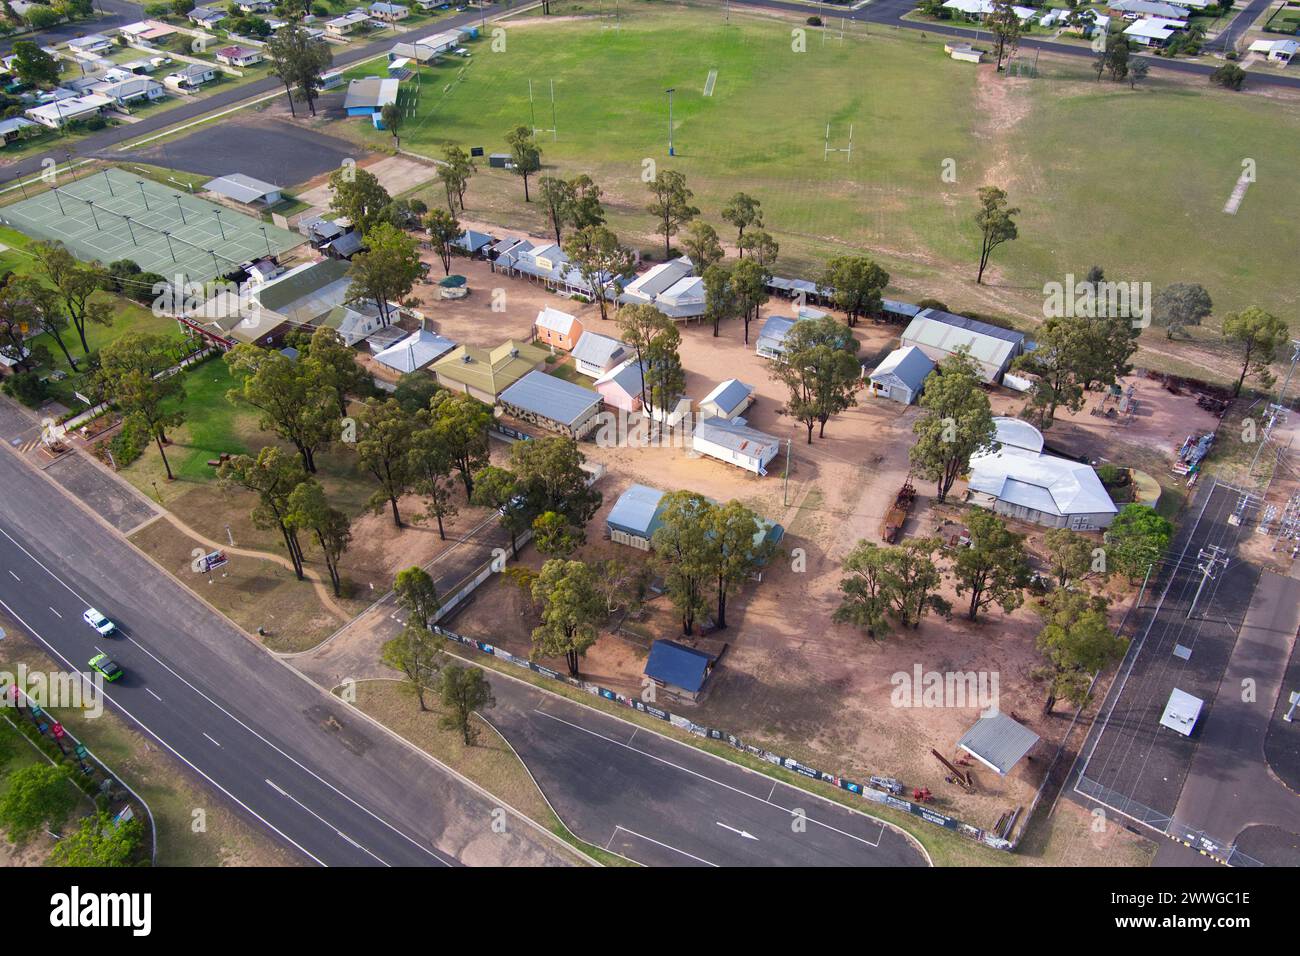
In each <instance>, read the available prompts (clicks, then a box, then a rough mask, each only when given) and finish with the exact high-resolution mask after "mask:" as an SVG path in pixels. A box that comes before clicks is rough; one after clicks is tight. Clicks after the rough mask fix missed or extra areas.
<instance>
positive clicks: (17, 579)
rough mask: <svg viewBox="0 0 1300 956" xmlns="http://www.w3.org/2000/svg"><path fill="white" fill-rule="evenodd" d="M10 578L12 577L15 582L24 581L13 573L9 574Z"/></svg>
mask: <svg viewBox="0 0 1300 956" xmlns="http://www.w3.org/2000/svg"><path fill="white" fill-rule="evenodd" d="M6 570H7V569H6ZM9 576H10V577H11V578H13V579H14V580H15V581H21V580H22V578H20V577H19V576H18V575H16V574H14V573H13V572H12V571H10V572H9Z"/></svg>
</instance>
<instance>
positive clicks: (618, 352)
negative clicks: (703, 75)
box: [571, 332, 630, 368]
mask: <svg viewBox="0 0 1300 956" xmlns="http://www.w3.org/2000/svg"><path fill="white" fill-rule="evenodd" d="M629 351H630V348H629V346H627V345H625V344H624V343H622V342H620V341H619V340H618V339H613V338H610V337H609V336H608V335H601V334H600V333H599V332H583V333H582V336H581V337H580V338H579V339H578V343H577V344H576V345H575V346H574V347H573V352H572V353H571V354H572V355H573V357H574V359H575V360H576V361H579V362H586V363H587V364H589V365H596V366H598V367H600V368H607V367H608V366H609V364H610V363H611V362H613V361H615V360H621V359H623V358H625V357H626V356H627V354H628V353H629Z"/></svg>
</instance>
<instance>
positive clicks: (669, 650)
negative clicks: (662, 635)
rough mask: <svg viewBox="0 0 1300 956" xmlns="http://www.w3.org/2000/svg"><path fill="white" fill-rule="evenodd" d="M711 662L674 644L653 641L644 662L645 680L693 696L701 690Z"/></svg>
mask: <svg viewBox="0 0 1300 956" xmlns="http://www.w3.org/2000/svg"><path fill="white" fill-rule="evenodd" d="M712 668H713V658H712V657H710V656H709V655H708V654H705V653H704V652H703V651H697V650H695V648H693V647H686V646H685V645H683V644H678V643H677V642H676V641H655V642H654V643H653V644H652V645H650V656H649V658H647V659H646V662H645V676H646V677H649V678H650V679H651V680H653V681H657V682H659V683H661V684H664V685H666V686H669V687H673V688H680V689H681V690H683V691H685V692H686V693H688V694H691V695H695V694H698V693H699V692H700V689H701V688H702V687H703V686H704V681H705V680H706V679H708V676H709V671H710V670H712Z"/></svg>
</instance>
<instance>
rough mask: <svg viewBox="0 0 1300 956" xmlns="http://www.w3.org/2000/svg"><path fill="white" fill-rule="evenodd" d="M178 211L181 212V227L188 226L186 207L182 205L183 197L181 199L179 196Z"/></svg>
mask: <svg viewBox="0 0 1300 956" xmlns="http://www.w3.org/2000/svg"><path fill="white" fill-rule="evenodd" d="M176 209H177V211H178V212H180V214H181V225H182V226H188V225H189V223H188V222H186V221H185V207H184V206H182V205H181V197H180V196H177V197H176Z"/></svg>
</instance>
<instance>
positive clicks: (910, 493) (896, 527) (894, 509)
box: [880, 479, 916, 544]
mask: <svg viewBox="0 0 1300 956" xmlns="http://www.w3.org/2000/svg"><path fill="white" fill-rule="evenodd" d="M915 501H916V488H915V487H914V486H913V485H912V482H911V480H910V479H909V480H908V481H905V482H904V483H903V487H902V488H899V489H898V494H897V495H895V496H894V503H893V505H892V506H890V508H889V510H888V511H886V512H885V517H884V518H883V519H882V520H881V522H880V540H881V541H883V542H885V544H893V543H894V542H895V541H897V540H898V535H899V533H900V532H901V531H902V530H903V522H905V521H906V520H907V516H908V514H910V513H911V511H912V504H913V503H914V502H915Z"/></svg>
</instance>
